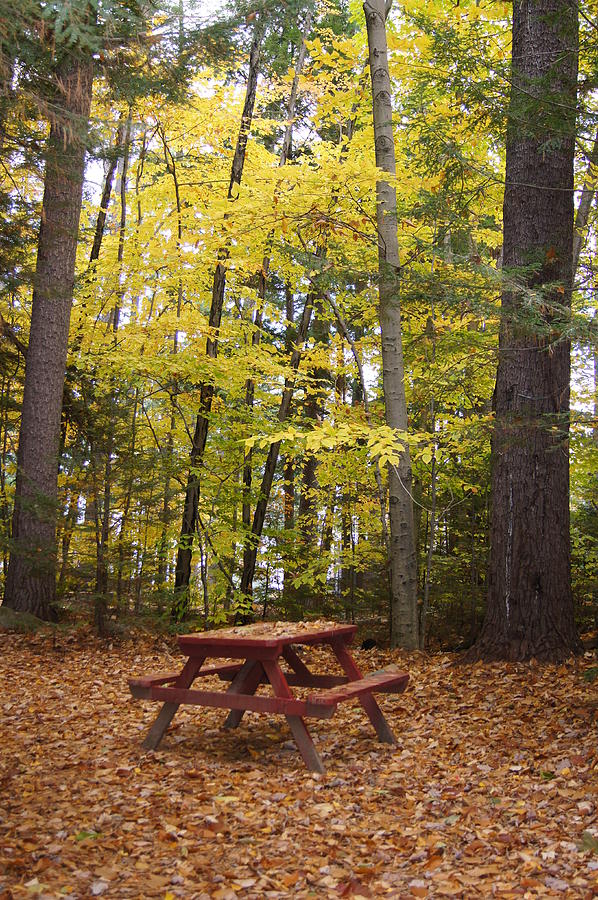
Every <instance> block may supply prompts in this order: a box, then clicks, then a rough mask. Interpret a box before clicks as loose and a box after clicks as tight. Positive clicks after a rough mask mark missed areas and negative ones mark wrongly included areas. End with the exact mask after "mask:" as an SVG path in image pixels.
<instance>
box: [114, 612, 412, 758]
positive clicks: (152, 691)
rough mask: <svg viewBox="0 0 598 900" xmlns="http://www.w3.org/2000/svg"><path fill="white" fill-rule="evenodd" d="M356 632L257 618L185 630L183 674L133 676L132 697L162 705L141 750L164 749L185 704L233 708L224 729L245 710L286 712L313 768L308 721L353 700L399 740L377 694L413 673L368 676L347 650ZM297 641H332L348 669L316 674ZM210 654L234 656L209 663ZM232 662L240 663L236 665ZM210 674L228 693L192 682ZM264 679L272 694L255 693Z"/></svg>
mask: <svg viewBox="0 0 598 900" xmlns="http://www.w3.org/2000/svg"><path fill="white" fill-rule="evenodd" d="M356 630H357V627H356V626H355V625H337V624H335V623H330V622H328V623H323V622H318V623H311V624H307V623H256V624H255V625H248V626H239V627H238V628H228V629H222V630H219V631H208V632H202V633H199V634H190V635H182V636H181V637H179V639H178V642H179V646H180V648H181V650H182V651H183V653H185V654H186V656H187V661H186V663H185V665H184V666H183V668H182V670H181V671H180V672H171V673H167V674H158V675H144V676H141V677H137V678H130V679H129V688H130V690H131V693H132V695H133V697H135V698H136V699H139V700H158V701H162V702H163V704H164V705H163V706H162V709H161V710H160V712H159V714H158V717H157V718H156V720H155V722H154V724H153V725H152V727H151V728H150V730H149V732H148V734H147V737H146V738H145V741H144V742H143V747H144V748H145V749H147V750H155V749H156V748H157V747H158V745H159V743H160V741H161V739H162V737H163V735H164V732H165V731H166V729H167V728H168V726H169V724H170V722H171V721H172V718H173V716H174V715H175V713H176V711H177V709H178V707H179V706H180V704H181V703H188V704H193V705H198V706H207V707H216V708H220V709H228V710H229V714H228V717H227V719H226V722H225V723H224V724H225V727H226V728H235V727H237V726H238V725H239V723H240V721H241V718H242V717H243V714H244V713H245V712H246V711H253V712H263V713H278V714H282V715H284V716H286V718H287V721H288V723H289V726H290V728H291V731H292V734H293V737H294V738H295V742H296V744H297V747H298V749H299V752H300V753H301V755H302V757H303V760H304V762H305V764H306V766H307V768H308V769H310V770H311V771H315V772H323V771H324V767H323V765H322V761H321V759H320V756H319V754H318V752H317V750H316V748H315V746H314V744H313V741H312V739H311V736H310V734H309V731H308V729H307V726H306V724H305V721H304V719H305V718H320V719H329V718H331V717H332V716H333V715H334V713H335V711H336V708H337V706H338V704H339V703H343V702H345V701H348V700H353V699H357V700H358V701H359V702H360V703H361V705H362V707H363V709H364V711H365V712H366V714H367V716H368V718H369V720H370V722H371V723H372V725H373V727H374V729H375V731H376V734H377V735H378V738H379V740H380V741H383V742H385V743H389V744H395V743H396V739H395V737H394V735H393V733H392V731H391V729H390V727H389V725H388V722H387V721H386V719H385V718H384V715H383V714H382V711H381V709H380V707H379V706H378V704H377V702H376V700H375V699H374V697H373V694H374V692H386V693H401V692H402V691H404V690H405V688H406V686H407V683H408V681H409V675H408V674H407V673H406V672H400V671H379V672H374V673H373V674H371V675H366V676H364V675H363V674H362V673H361V671H360V670H359V668H358V666H357V664H356V662H355V660H354V659H353V657H352V655H351V653H350V651H349V649H348V646H349V644H350V643H351V642H352V640H353V638H354V635H355V632H356ZM299 645H307V646H321V645H324V646H328V647H329V648H330V650H331V651H332V654H333V656H334V657H335V658H336V660H337V661H338V663H339V664H340V667H341V669H342V670H343V672H344V674H343V675H329V674H317V673H314V672H312V671H311V670H310V669H309V668H308V666H307V665H306V664H305V662H304V660H303V659H302V658H301V656H300V655H299V653H298V652H297V650H296V649H295V646H299ZM281 658H282V659H283V660H284V661H285V663H286V665H287V669H286V670H283V669H282V668H281V665H280V662H279V660H280V659H281ZM207 659H219V660H223V659H226V660H229V661H228V662H219V663H218V664H217V665H211V666H207V667H205V668H204V667H203V664H204V662H205V661H206V660H207ZM231 659H232V660H237V661H235V662H230V660H231ZM241 660H244V661H241ZM207 676H217V677H218V678H219V679H221V680H222V681H226V682H230V685H229V687H228V689H227V690H225V691H217V690H198V689H196V688H192V687H191V685H192V684H193V682H194V681H195V680H196V679H198V678H205V677H207ZM261 684H269V685H270V686H271V687H272V692H273V693H272V694H271V695H269V696H265V695H261V694H260V695H257V694H256V691H257V689H258V687H259V686H260V685H261ZM291 687H302V688H314V689H318V690H314V691H313V692H311V693H310V694H308V695H307V697H305V698H300V697H296V696H295V695H294V694H293V692H292V691H291Z"/></svg>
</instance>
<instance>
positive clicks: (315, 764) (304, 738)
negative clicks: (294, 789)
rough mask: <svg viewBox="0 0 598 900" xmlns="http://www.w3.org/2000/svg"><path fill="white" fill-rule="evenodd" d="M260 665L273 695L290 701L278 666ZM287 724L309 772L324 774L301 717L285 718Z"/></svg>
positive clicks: (264, 662)
mask: <svg viewBox="0 0 598 900" xmlns="http://www.w3.org/2000/svg"><path fill="white" fill-rule="evenodd" d="M262 665H263V667H264V671H265V672H266V675H267V676H268V680H269V682H270V684H271V685H272V688H273V690H274V694H275V695H276V696H277V697H287V698H288V699H292V697H293V694H292V692H291V689H290V687H289V685H288V684H287V680H286V678H285V677H284V672H283V671H282V669H281V668H280V666H279V665H278V663H277V662H276V661H275V660H272V659H268V660H266V659H265V660H263V661H262ZM285 718H286V720H287V722H288V723H289V727H290V729H291V732H292V734H293V737H294V738H295V743H296V744H297V747H298V749H299V753H300V754H301V756H302V757H303V762H304V763H305V765H306V766H307V768H308V769H309V771H310V772H321V773H323V772H325V769H324V765H323V763H322V760H321V759H320V755H319V753H318V751H317V750H316V748H315V747H314V742H313V741H312V739H311V735H310V733H309V731H308V730H307V725H306V724H305V722H304V721H303V719H302V718H301V716H285Z"/></svg>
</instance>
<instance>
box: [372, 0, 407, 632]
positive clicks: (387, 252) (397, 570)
mask: <svg viewBox="0 0 598 900" xmlns="http://www.w3.org/2000/svg"><path fill="white" fill-rule="evenodd" d="M363 9H364V12H365V19H366V25H367V32H368V47H369V59H370V77H371V83H372V103H373V113H374V141H375V148H376V165H377V167H378V168H379V169H380V170H381V171H382V172H384V173H387V174H388V175H390V176H391V177H393V178H394V176H395V174H396V161H395V146H394V134H393V128H392V104H391V92H390V76H389V72H388V56H387V45H386V21H385V19H386V9H385V2H384V0H365V3H364V4H363ZM376 222H377V228H378V271H379V274H378V287H379V296H380V302H379V318H380V332H381V341H382V383H383V390H384V409H385V416H386V424H387V425H389V426H390V427H391V428H394V429H398V430H399V431H403V432H405V431H406V430H407V401H406V397H405V367H404V363H403V343H402V334H401V307H400V297H399V292H400V275H399V273H400V261H399V242H398V235H397V199H396V193H395V190H394V188H393V187H391V185H390V184H389V183H388V181H384V180H383V179H381V180H380V181H379V182H378V184H377V185H376ZM388 495H389V511H390V516H389V519H390V554H389V556H390V559H389V562H390V585H391V588H390V589H391V601H390V615H391V631H390V633H391V645H392V646H393V647H403V648H405V649H407V650H415V649H417V647H418V646H419V639H418V615H417V559H416V550H415V530H414V522H413V500H412V496H411V460H410V456H409V448H408V447H406V448H405V450H404V451H403V453H402V454H401V459H400V462H399V464H398V466H389V467H388Z"/></svg>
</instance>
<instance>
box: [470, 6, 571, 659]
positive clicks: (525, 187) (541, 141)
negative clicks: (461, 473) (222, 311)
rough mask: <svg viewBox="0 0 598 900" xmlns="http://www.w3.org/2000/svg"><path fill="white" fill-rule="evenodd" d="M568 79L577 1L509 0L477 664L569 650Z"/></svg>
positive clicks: (557, 655)
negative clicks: (498, 289) (486, 554)
mask: <svg viewBox="0 0 598 900" xmlns="http://www.w3.org/2000/svg"><path fill="white" fill-rule="evenodd" d="M576 78H577V7H576V4H575V3H574V2H563V0H535V2H530V0H516V2H515V3H514V4H513V64H512V89H511V103H510V111H509V125H508V131H507V166H506V188H505V198H504V210H503V217H504V219H503V228H504V258H503V266H504V269H505V286H504V289H503V295H502V316H501V330H500V342H499V362H498V373H497V382H496V395H495V408H496V422H495V428H494V434H493V440H492V511H491V519H490V546H491V549H490V569H489V587H488V607H487V612H486V619H485V622H484V626H483V628H482V632H481V635H480V638H479V640H478V642H477V645H476V646H475V648H474V654H475V655H478V656H480V657H482V658H486V659H497V658H498V659H513V660H515V659H517V660H523V659H529V658H531V657H537V658H539V659H545V660H558V659H562V658H564V657H566V656H568V655H570V654H571V653H575V652H577V651H578V650H579V649H580V645H579V641H578V638H577V635H576V631H575V625H574V618H573V601H572V597H571V584H570V539H569V444H568V438H569V373H570V345H569V341H568V340H566V339H565V337H564V336H563V333H562V329H563V326H565V327H566V324H567V319H568V309H569V307H570V302H571V280H572V256H573V155H574V134H575V100H576ZM523 267H525V268H523ZM530 308H531V309H533V311H534V314H535V315H534V316H533V317H532V315H531V313H530Z"/></svg>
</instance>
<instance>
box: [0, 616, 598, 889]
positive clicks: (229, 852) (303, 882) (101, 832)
mask: <svg viewBox="0 0 598 900" xmlns="http://www.w3.org/2000/svg"><path fill="white" fill-rule="evenodd" d="M355 655H356V657H357V659H358V661H359V663H360V664H361V666H362V668H363V669H364V670H366V671H373V670H375V669H379V668H381V667H382V666H384V665H386V664H389V663H398V664H399V665H400V666H401V667H404V668H407V669H408V670H409V672H410V674H411V684H410V686H409V688H408V690H407V692H406V693H405V694H403V695H402V696H398V697H397V696H392V695H380V703H381V705H382V707H383V709H384V711H385V713H386V715H387V718H388V720H389V722H390V723H391V726H392V727H393V729H394V731H395V733H396V734H397V736H398V738H399V745H398V747H396V748H392V747H387V746H384V745H380V744H378V743H377V742H376V739H375V735H374V732H373V730H372V729H371V727H370V725H369V722H368V721H367V720H366V719H365V717H364V715H363V713H362V711H361V708H360V706H359V705H358V704H355V705H353V704H343V705H341V706H339V708H338V711H337V713H336V715H335V716H334V718H333V719H331V720H312V723H310V728H311V731H312V734H313V735H314V739H315V741H316V743H317V746H318V749H319V752H320V753H321V755H322V757H323V760H324V763H325V765H326V769H327V772H326V775H312V774H310V773H308V772H307V771H306V770H305V768H304V766H303V764H302V762H301V760H300V758H299V756H298V754H297V752H296V750H295V748H294V745H293V744H292V741H291V739H290V735H289V733H288V730H287V727H286V723H285V722H284V720H283V719H281V718H278V717H267V716H258V715H254V714H248V715H246V717H245V719H244V720H243V722H242V724H241V726H240V727H239V728H238V729H237V730H236V731H234V732H223V731H222V730H221V728H220V725H221V723H222V721H223V718H224V715H225V713H224V712H223V711H221V710H205V709H192V708H189V707H187V708H181V710H179V713H178V715H177V717H176V718H175V720H174V723H173V725H172V726H171V728H170V730H169V731H168V733H167V735H166V737H165V739H164V741H163V743H162V745H161V747H160V750H159V751H157V752H150V753H146V752H144V751H143V750H142V749H141V741H142V739H143V736H144V733H145V731H146V730H147V728H148V726H149V724H150V722H151V721H152V719H153V717H154V716H155V713H156V711H157V707H156V705H155V704H153V703H151V702H141V701H135V700H133V699H132V698H131V697H130V695H129V692H128V689H127V677H128V676H129V675H131V674H136V675H141V674H148V673H150V672H159V671H171V670H173V669H174V670H176V669H177V668H178V667H179V665H180V664H181V662H182V660H181V657H180V656H179V654H178V652H177V650H176V646H175V644H174V642H169V641H166V640H164V639H162V638H155V637H152V636H149V635H141V636H139V637H137V638H136V639H135V640H123V641H122V642H120V643H119V644H116V643H115V644H114V645H109V644H106V643H101V642H99V641H97V640H95V639H94V638H92V637H91V636H89V635H87V634H85V633H81V632H77V633H75V634H66V635H65V634H60V635H59V636H58V637H57V638H56V639H55V640H53V639H52V638H51V637H49V636H48V635H45V634H36V635H14V634H10V635H9V634H2V635H0V684H1V685H2V690H1V693H0V900H9V898H21V897H31V896H40V897H42V898H43V897H48V898H51V897H52V898H53V897H60V896H62V897H65V896H66V897H72V898H79V897H93V896H103V897H109V898H125V897H134V898H153V897H156V898H162V900H174V898H178V897H182V898H202V900H207V898H215V900H234V898H236V897H239V898H241V897H242V898H254V897H255V898H262V897H271V898H277V897H299V898H300V897H318V898H320V897H321V898H327V897H359V896H362V897H384V896H388V897H397V898H402V897H406V898H408V897H465V898H470V897H471V898H475V897H491V896H496V897H537V896H543V897H546V896H547V897H551V896H563V897H584V898H585V897H594V896H598V740H597V703H596V698H597V690H596V683H594V684H591V683H590V682H589V681H586V680H584V678H583V673H584V671H585V670H587V669H589V668H590V667H591V666H592V665H594V666H595V661H592V660H591V659H590V658H589V657H587V658H585V659H581V660H577V661H573V662H571V663H569V664H567V665H564V666H560V667H554V666H552V667H551V666H539V665H533V664H532V665H526V666H524V665H513V664H494V665H488V666H483V665H480V664H477V665H475V666H471V665H470V666H456V665H455V660H454V658H453V657H450V656H447V655H438V656H425V655H423V654H412V655H406V654H399V653H391V652H385V651H380V650H373V651H369V652H362V651H356V652H355ZM328 661H329V657H328V655H327V654H326V653H325V651H323V650H322V651H320V650H315V651H312V657H311V662H310V664H311V665H312V667H313V669H314V670H320V671H325V670H326V668H327V667H328V668H330V666H329V665H328Z"/></svg>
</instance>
